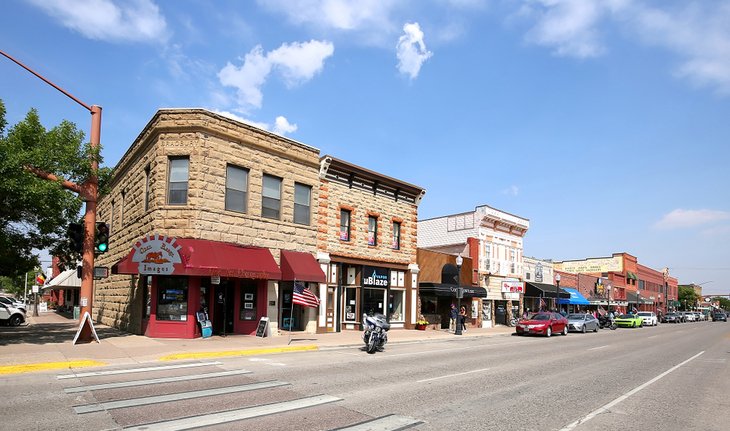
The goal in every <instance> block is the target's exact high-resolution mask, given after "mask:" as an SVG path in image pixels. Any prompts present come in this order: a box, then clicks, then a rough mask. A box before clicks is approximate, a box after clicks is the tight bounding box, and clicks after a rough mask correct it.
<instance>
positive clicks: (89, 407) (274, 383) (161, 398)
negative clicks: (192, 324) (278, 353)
mask: <svg viewBox="0 0 730 431" xmlns="http://www.w3.org/2000/svg"><path fill="white" fill-rule="evenodd" d="M288 384H289V383H286V382H280V381H278V380H271V381H268V382H260V383H251V384H248V385H239V386H229V387H226V388H215V389H205V390H201V391H192V392H180V393H177V394H169V395H157V396H152V397H142V398H130V399H127V400H119V401H108V402H104V403H97V404H85V405H81V406H76V407H74V411H75V412H76V413H77V414H82V413H92V412H101V411H104V410H113V409H121V408H125V407H137V406H146V405H149V404H158V403H166V402H170V401H180V400H190V399H194V398H203V397H211V396H215V395H224V394H233V393H237V392H246V391H254V390H258V389H266V388H275V387H278V386H286V385H288Z"/></svg>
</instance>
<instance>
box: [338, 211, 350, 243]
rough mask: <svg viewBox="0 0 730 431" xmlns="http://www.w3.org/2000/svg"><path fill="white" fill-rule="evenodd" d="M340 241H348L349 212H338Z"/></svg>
mask: <svg viewBox="0 0 730 431" xmlns="http://www.w3.org/2000/svg"><path fill="white" fill-rule="evenodd" d="M340 240H342V241H349V240H350V211H348V210H340Z"/></svg>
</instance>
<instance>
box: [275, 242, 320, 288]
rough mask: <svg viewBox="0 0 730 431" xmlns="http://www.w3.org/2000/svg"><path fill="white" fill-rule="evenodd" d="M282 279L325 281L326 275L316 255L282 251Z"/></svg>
mask: <svg viewBox="0 0 730 431" xmlns="http://www.w3.org/2000/svg"><path fill="white" fill-rule="evenodd" d="M281 279H282V280H285V281H292V280H298V281H312V282H317V283H324V282H325V276H324V272H322V268H321V267H320V266H319V263H317V261H316V260H314V256H312V255H311V254H309V253H301V252H298V251H289V250H282V251H281Z"/></svg>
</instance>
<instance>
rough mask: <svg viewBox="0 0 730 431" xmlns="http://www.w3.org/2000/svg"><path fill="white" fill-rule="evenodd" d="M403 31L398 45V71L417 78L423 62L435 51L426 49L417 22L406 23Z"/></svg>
mask: <svg viewBox="0 0 730 431" xmlns="http://www.w3.org/2000/svg"><path fill="white" fill-rule="evenodd" d="M403 33H404V34H403V35H402V36H401V37H400V39H398V45H397V46H396V55H397V56H398V71H399V72H400V73H402V74H405V75H408V76H410V78H411V79H415V78H416V77H418V73H419V72H420V71H421V66H422V65H423V63H424V62H425V61H426V60H428V59H429V58H431V56H432V55H433V53H432V52H431V51H429V50H427V49H426V44H425V43H424V42H423V32H422V31H421V27H420V26H419V25H418V23H417V22H415V23H407V24H405V25H404V26H403Z"/></svg>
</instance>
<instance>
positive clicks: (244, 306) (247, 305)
mask: <svg viewBox="0 0 730 431" xmlns="http://www.w3.org/2000/svg"><path fill="white" fill-rule="evenodd" d="M238 319H239V320H245V321H251V320H256V284H254V283H250V284H249V283H244V282H241V309H240V311H239V317H238Z"/></svg>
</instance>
